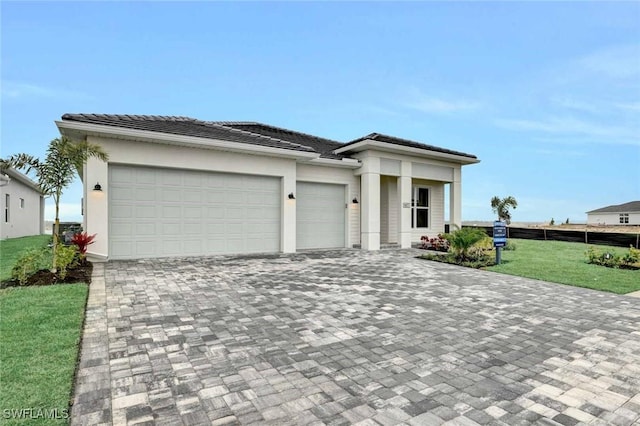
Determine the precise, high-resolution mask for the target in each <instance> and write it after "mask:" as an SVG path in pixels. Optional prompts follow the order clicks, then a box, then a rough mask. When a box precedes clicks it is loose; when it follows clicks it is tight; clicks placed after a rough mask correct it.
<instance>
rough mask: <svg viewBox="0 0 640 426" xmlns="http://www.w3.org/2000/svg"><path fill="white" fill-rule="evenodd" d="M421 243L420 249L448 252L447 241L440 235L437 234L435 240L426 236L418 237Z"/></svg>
mask: <svg viewBox="0 0 640 426" xmlns="http://www.w3.org/2000/svg"><path fill="white" fill-rule="evenodd" d="M420 241H421V242H422V246H421V248H423V249H425V250H435V251H449V241H447V240H446V239H445V238H443V236H442V234H438V236H437V237H435V238H429V237H428V236H426V235H423V236H422V237H420Z"/></svg>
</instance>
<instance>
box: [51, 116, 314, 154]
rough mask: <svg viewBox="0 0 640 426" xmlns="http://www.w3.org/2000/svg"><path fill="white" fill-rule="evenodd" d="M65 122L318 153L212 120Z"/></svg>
mask: <svg viewBox="0 0 640 426" xmlns="http://www.w3.org/2000/svg"><path fill="white" fill-rule="evenodd" d="M62 120H64V121H77V122H81V123H89V124H99V125H103V126H111V127H122V128H126V129H135V130H146V131H150V132H159V133H170V134H174V135H184V136H195V137H200V138H207V139H218V140H227V141H231V142H239V143H246V144H250V145H260V146H268V147H272V148H280V149H289V150H294V151H303V152H315V151H314V149H313V148H310V147H308V146H305V145H301V144H298V143H294V142H288V141H285V140H281V139H277V138H272V137H269V136H263V135H258V134H255V133H251V132H247V131H244V130H242V129H234V128H231V127H225V126H222V125H220V124H216V123H214V122H211V121H202V120H196V119H194V118H189V117H175V116H162V115H116V114H65V115H63V116H62Z"/></svg>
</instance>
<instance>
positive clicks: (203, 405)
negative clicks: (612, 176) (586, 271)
mask: <svg viewBox="0 0 640 426" xmlns="http://www.w3.org/2000/svg"><path fill="white" fill-rule="evenodd" d="M415 254H416V251H413V250H390V251H380V252H365V251H350V250H344V251H329V252H318V253H306V254H296V255H282V256H271V257H262V258H256V257H253V258H252V257H247V258H242V257H225V258H197V259H171V260H152V261H140V262H113V263H108V264H106V266H105V267H104V277H105V278H104V280H102V279H100V278H99V277H98V278H96V279H95V280H94V282H93V284H92V285H91V295H90V300H89V306H88V310H87V323H86V327H85V334H84V341H83V353H82V361H81V365H80V370H79V372H78V379H77V384H76V389H75V390H76V393H75V404H74V407H73V410H72V418H73V419H72V420H73V423H75V424H81V423H84V424H97V423H100V422H106V423H113V424H124V423H129V424H137V423H148V424H153V423H155V424H171V425H173V424H186V425H191V424H212V423H213V424H227V423H230V424H274V425H275V424H277V425H280V424H300V425H302V424H318V425H320V424H327V425H341V424H361V425H375V424H382V425H392V424H410V425H418V424H420V425H438V424H442V423H444V424H457V425H473V424H508V425H515V424H531V423H539V424H563V425H573V424H576V423H578V422H583V423H590V424H620V425H628V424H633V423H634V422H635V423H638V422H640V299H636V298H631V297H626V296H617V295H613V294H606V293H601V292H596V291H591V290H585V289H579V288H574V287H568V286H562V285H557V284H549V283H545V282H540V281H534V280H529V279H521V278H517V277H511V276H507V275H500V274H495V273H490V272H483V271H476V270H471V269H465V268H458V267H454V266H450V265H444V264H438V263H433V262H427V261H424V260H419V259H415V258H413V256H414V255H415ZM100 270H101V267H100V266H98V267H97V269H96V271H97V272H98V273H100ZM105 305H106V309H105ZM105 316H106V323H105Z"/></svg>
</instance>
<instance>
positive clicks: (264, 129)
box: [214, 121, 346, 160]
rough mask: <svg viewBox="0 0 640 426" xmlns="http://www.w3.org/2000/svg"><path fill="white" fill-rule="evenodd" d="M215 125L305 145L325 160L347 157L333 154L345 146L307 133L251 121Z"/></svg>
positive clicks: (222, 122)
mask: <svg viewBox="0 0 640 426" xmlns="http://www.w3.org/2000/svg"><path fill="white" fill-rule="evenodd" d="M214 123H216V124H220V125H222V126H225V127H232V128H234V129H239V130H245V131H247V132H251V133H256V134H260V135H263V136H269V137H272V138H276V139H280V140H283V141H287V142H293V143H297V144H300V145H305V146H308V147H309V148H312V149H313V150H314V151H316V152H318V153H320V157H323V158H333V159H336V160H340V159H342V158H345V157H346V155H340V154H336V153H334V152H332V151H333V150H335V149H338V148H340V147H342V146H343V144H342V143H341V142H338V141H334V140H331V139H326V138H321V137H318V136H313V135H309V134H307V133H302V132H296V131H294V130H288V129H283V128H281V127H276V126H270V125H268V124H262V123H255V122H250V121H214Z"/></svg>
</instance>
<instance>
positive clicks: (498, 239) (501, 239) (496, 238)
mask: <svg viewBox="0 0 640 426" xmlns="http://www.w3.org/2000/svg"><path fill="white" fill-rule="evenodd" d="M506 245H507V224H506V223H504V222H502V221H500V220H496V221H495V222H493V246H494V247H495V248H496V265H499V264H500V262H502V247H504V246H506Z"/></svg>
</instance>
